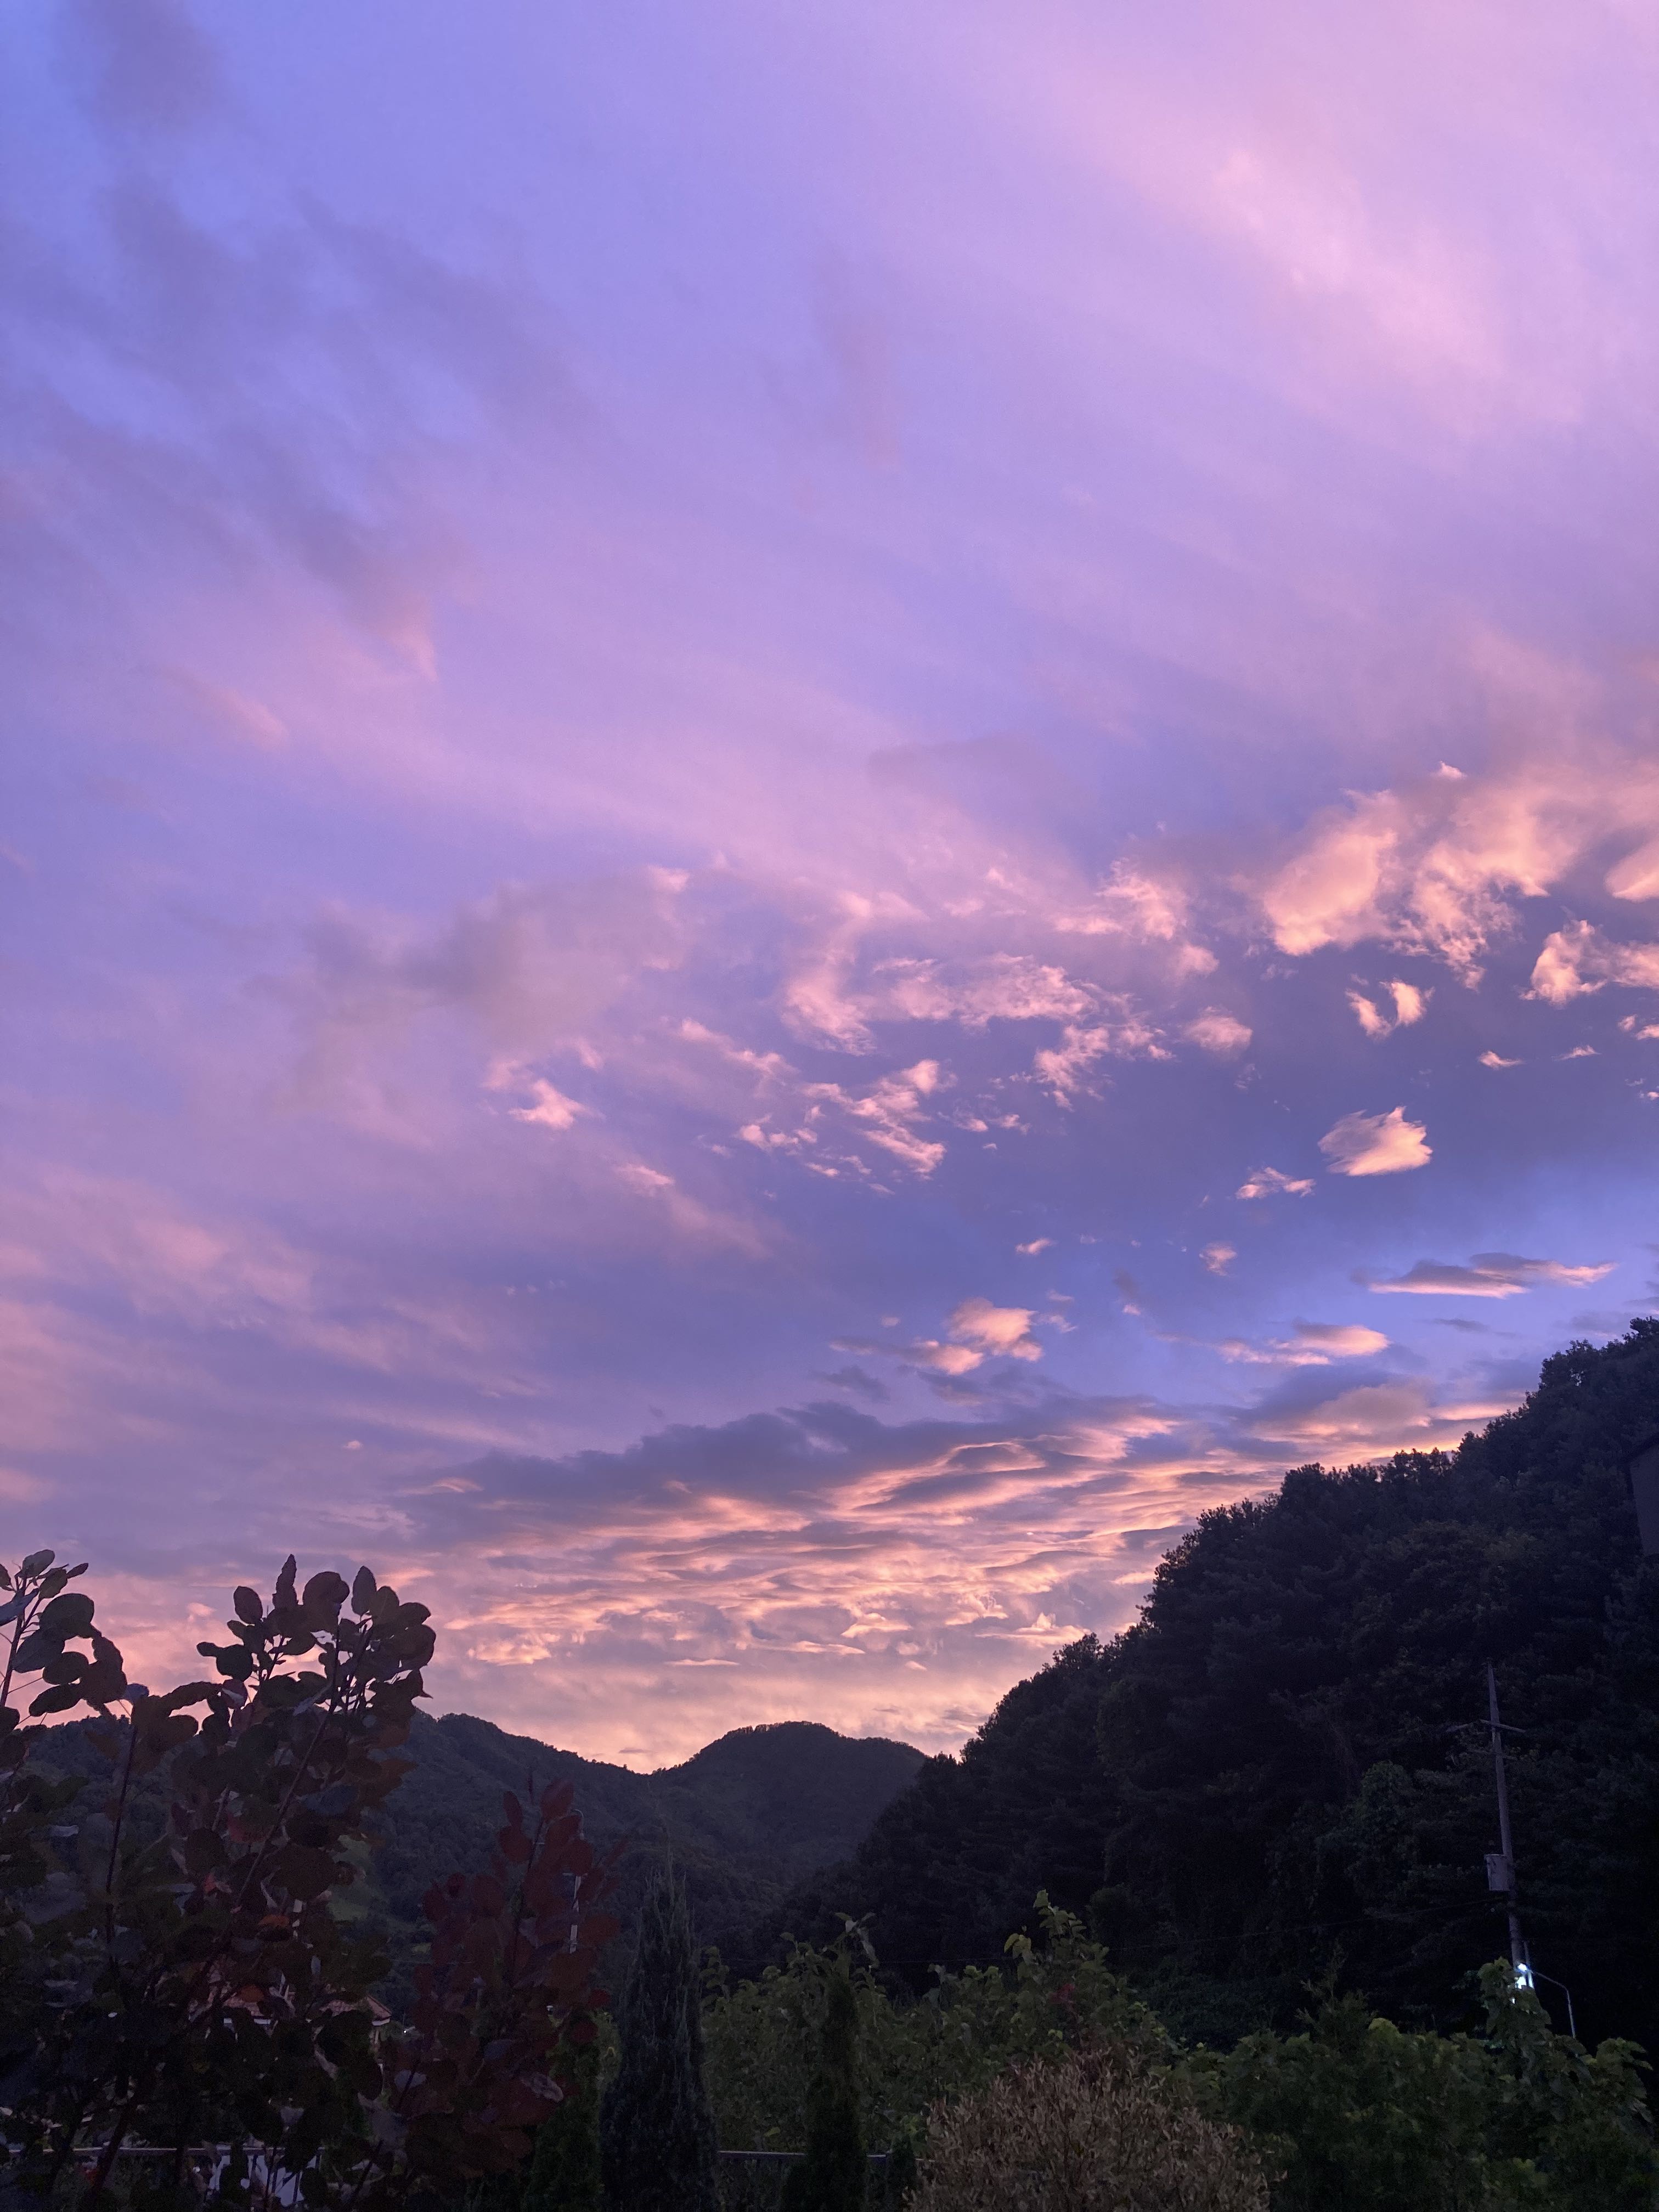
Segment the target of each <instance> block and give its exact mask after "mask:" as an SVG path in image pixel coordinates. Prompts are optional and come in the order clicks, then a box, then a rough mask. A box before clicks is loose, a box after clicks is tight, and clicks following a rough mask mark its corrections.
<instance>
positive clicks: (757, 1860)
mask: <svg viewBox="0 0 1659 2212" xmlns="http://www.w3.org/2000/svg"><path fill="white" fill-rule="evenodd" d="M409 1748H410V1752H411V1753H412V1754H413V1756H414V1759H415V1766H414V1771H412V1772H411V1773H410V1774H409V1775H407V1776H405V1778H404V1781H403V1783H402V1784H400V1786H399V1787H398V1789H397V1790H395V1791H394V1792H393V1793H392V1796H391V1797H390V1798H389V1799H388V1800H387V1801H386V1812H385V1816H384V1822H383V1826H384V1841H383V1842H382V1843H381V1844H380V1848H379V1849H378V1850H377V1851H376V1852H375V1854H374V1879H373V1881H372V1882H371V1884H369V1885H368V1887H367V1888H366V1889H365V1891H364V1892H363V1893H362V1904H363V1905H366V1906H367V1907H368V1909H369V1910H370V1911H374V1910H377V1909H378V1910H380V1911H384V1912H385V1914H386V1917H388V1919H390V1920H391V1921H392V1923H393V1925H394V1927H401V1928H404V1929H410V1930H412V1929H414V1928H415V1926H416V1923H418V1921H419V1919H420V1900H421V1898H422V1895H423V1894H424V1893H425V1891H426V1889H427V1887H428V1885H429V1884H430V1883H431V1882H433V1881H437V1880H439V1879H441V1877H442V1876H443V1875H447V1874H448V1873H450V1872H451V1871H452V1870H453V1869H456V1868H465V1867H469V1866H477V1865H479V1864H481V1863H482V1862H483V1860H484V1859H485V1858H486V1857H487V1856H488V1854H489V1850H490V1847H491V1844H492V1843H493V1841H494V1838H495V1831H496V1829H497V1828H498V1827H499V1826H501V1792H502V1791H503V1790H514V1789H516V1790H520V1791H522V1790H524V1788H525V1785H526V1780H527V1779H529V1778H532V1777H533V1778H534V1782H535V1785H536V1786H537V1787H538V1788H539V1787H541V1786H542V1785H543V1784H545V1783H547V1782H549V1781H551V1780H555V1779H558V1780H565V1779H568V1781H569V1782H570V1783H571V1784H572V1785H573V1787H574V1790H575V1793H576V1804H577V1807H578V1808H579V1810H580V1813H581V1814H582V1817H583V1820H584V1823H585V1826H586V1832H587V1834H588V1835H589V1836H590V1837H591V1838H592V1839H593V1841H594V1842H595V1843H597V1844H599V1845H600V1846H601V1847H602V1848H603V1847H607V1846H609V1845H610V1844H614V1843H617V1842H621V1841H627V1842H628V1843H629V1845H630V1848H629V1850H628V1851H627V1853H626V1855H625V1857H624V1859H623V1865H622V1869H621V1887H620V1893H619V1898H618V1909H619V1910H620V1911H621V1913H622V1916H623V1921H624V1923H625V1924H629V1923H631V1921H632V1917H633V1909H634V1905H635V1902H636V1899H637V1895H638V1893H640V1892H641V1891H642V1888H643V1885H644V1881H645V1875H646V1873H647V1869H648V1868H649V1867H650V1866H651V1865H652V1864H653V1863H655V1862H656V1860H657V1859H659V1858H660V1857H671V1858H672V1859H673V1862H674V1863H675V1864H676V1866H677V1867H678V1868H679V1869H680V1870H681V1871H682V1872H683V1873H684V1875H685V1878H686V1882H687V1886H688V1888H689V1890H690V1897H691V1905H692V1913H693V1919H694V1923H695V1925H696V1932H697V1936H698V1940H699V1941H700V1942H703V1943H718V1944H730V1943H731V1942H732V1940H733V1938H734V1937H735V1936H737V1935H738V1931H740V1930H742V1929H746V1928H747V1927H749V1926H750V1925H751V1924H752V1923H753V1922H754V1921H755V1919H756V1918H757V1917H758V1916H760V1915H762V1914H763V1913H765V1912H766V1911H768V1910H769V1909H770V1908H772V1907H774V1906H775V1905H776V1904H777V1903H778V1901H779V1900H780V1899H781V1898H782V1896H783V1895H784V1893H785V1892H786V1890H787V1887H788V1885H789V1884H790V1883H791V1882H792V1881H796V1880H799V1878H800V1877H801V1876H802V1875H806V1874H808V1873H809V1872H810V1871H811V1869H814V1868H817V1867H822V1866H825V1865H828V1864H829V1863H831V1862H833V1861H835V1860H837V1859H841V1858H844V1857H847V1856H848V1853H850V1852H851V1851H853V1850H855V1849H856V1848H857V1846H858V1844H860V1842H861V1841H862V1840H863V1838H864V1836H865V1834H866V1832H867V1830H868V1828H869V1826H870V1824H871V1822H872V1820H874V1819H875V1818H876V1816H877V1814H878V1813H880V1812H881V1810H882V1809H883V1808H884V1806H886V1805H887V1804H888V1803H890V1801H891V1800H892V1799H893V1798H894V1797H895V1796H896V1795H897V1793H898V1792H899V1790H902V1788H903V1787H904V1786H905V1784H907V1783H908V1782H909V1781H910V1780H911V1779H912V1778H914V1776H915V1773H916V1771H917V1770H918V1768H919V1767H920V1766H921V1764H922V1754H921V1753H920V1752H919V1751H916V1750H914V1749H913V1748H912V1747H910V1746H909V1745H908V1744H902V1743H894V1742H891V1741H889V1740H888V1739H887V1738H886V1737H884V1736H844V1735H837V1734H836V1731H835V1730H834V1729H829V1728H823V1727H821V1726H820V1725H819V1724H818V1723H817V1722H813V1721H780V1722H777V1723H773V1724H772V1725H770V1726H768V1727H762V1728H745V1729H733V1731H732V1733H731V1734H730V1735H724V1736H721V1737H720V1739H719V1741H717V1742H714V1743H712V1744H708V1745H707V1746H706V1747H704V1748H703V1749H702V1751H700V1752H698V1753H696V1754H695V1756H694V1757H692V1758H690V1759H687V1760H686V1761H685V1762H684V1765H679V1766H666V1767H662V1768H659V1770H658V1771H657V1772H656V1773H654V1774H635V1772H633V1771H631V1769H629V1768H628V1767H624V1766H610V1765H605V1764H603V1763H602V1762H600V1761H599V1760H595V1759H580V1758H579V1757H578V1756H577V1755H576V1753H574V1752H568V1751H556V1750H554V1749H553V1748H552V1747H550V1746H549V1745H547V1744H544V1743H538V1742H537V1741H535V1740H534V1739H533V1738H532V1737H529V1736H515V1735H507V1733H506V1731H505V1730H504V1729H498V1728H496V1727H495V1726H494V1725H493V1724H492V1723H490V1722H489V1721H483V1720H477V1719H475V1718H474V1717H472V1716H471V1715H470V1714H466V1713H449V1714H446V1715H445V1717H443V1718H442V1719H441V1720H436V1721H433V1720H428V1719H426V1718H425V1717H419V1718H417V1720H416V1726H415V1729H414V1733H413V1735H412V1736H411V1738H410V1746H409Z"/></svg>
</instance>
